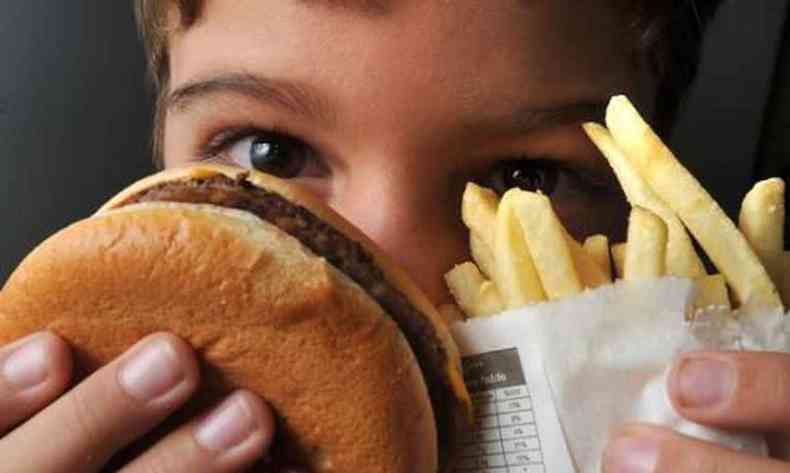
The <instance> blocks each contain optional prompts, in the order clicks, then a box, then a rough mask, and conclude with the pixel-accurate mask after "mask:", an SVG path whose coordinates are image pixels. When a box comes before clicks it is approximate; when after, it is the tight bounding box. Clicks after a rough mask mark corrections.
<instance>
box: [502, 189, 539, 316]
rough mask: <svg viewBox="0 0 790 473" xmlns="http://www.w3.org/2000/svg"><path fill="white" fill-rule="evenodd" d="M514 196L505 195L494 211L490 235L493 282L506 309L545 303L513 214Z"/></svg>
mask: <svg viewBox="0 0 790 473" xmlns="http://www.w3.org/2000/svg"><path fill="white" fill-rule="evenodd" d="M515 195H516V194H513V193H510V192H509V193H507V194H505V196H504V197H503V198H502V201H501V202H500V204H499V208H498V209H497V214H496V230H495V232H494V234H495V236H496V238H495V242H494V260H495V261H496V271H495V273H494V278H493V279H494V284H496V286H497V287H498V288H499V292H500V294H501V295H502V299H503V302H504V304H505V307H506V308H508V309H515V308H519V307H523V306H525V305H529V304H532V303H535V302H540V301H545V300H546V293H545V291H544V290H543V286H542V285H541V283H540V277H539V276H538V271H537V269H535V264H534V263H533V261H532V256H530V254H529V249H528V248H527V242H526V241H525V240H524V232H523V230H522V229H521V223H520V222H519V220H518V217H517V215H516V206H515V205H514V201H513V199H514V196H515Z"/></svg>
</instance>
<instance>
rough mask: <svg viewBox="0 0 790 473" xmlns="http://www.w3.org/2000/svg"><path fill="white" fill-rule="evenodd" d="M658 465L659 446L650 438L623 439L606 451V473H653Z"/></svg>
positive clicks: (616, 441)
mask: <svg viewBox="0 0 790 473" xmlns="http://www.w3.org/2000/svg"><path fill="white" fill-rule="evenodd" d="M656 465H658V444H657V443H656V442H655V441H654V440H652V439H649V438H632V437H623V438H620V439H617V440H615V441H614V442H613V443H612V444H611V445H610V446H609V447H608V448H607V449H606V453H605V458H604V471H605V472H606V473H653V472H654V471H655V470H656Z"/></svg>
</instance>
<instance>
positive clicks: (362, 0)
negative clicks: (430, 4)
mask: <svg viewBox="0 0 790 473" xmlns="http://www.w3.org/2000/svg"><path fill="white" fill-rule="evenodd" d="M299 2H300V3H303V4H305V5H320V6H325V7H329V8H339V9H343V10H350V11H352V12H354V13H360V14H362V15H363V16H382V15H386V14H388V13H389V12H390V10H391V9H392V3H391V1H390V0H299Z"/></svg>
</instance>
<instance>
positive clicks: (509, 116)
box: [161, 73, 606, 136]
mask: <svg viewBox="0 0 790 473" xmlns="http://www.w3.org/2000/svg"><path fill="white" fill-rule="evenodd" d="M223 95H241V96H244V97H248V98H250V99H252V100H254V101H256V102H259V103H262V104H266V105H268V106H271V107H275V108H280V109H283V110H285V111H287V112H289V113H291V114H293V115H296V116H298V117H301V118H303V119H306V120H310V121H313V122H318V123H321V124H322V125H324V126H326V127H327V128H330V127H332V126H333V125H334V124H335V123H336V121H337V117H336V114H335V109H334V108H333V107H332V105H331V103H330V101H329V100H328V98H327V97H325V96H324V95H322V94H321V93H320V92H319V91H318V90H316V89H315V88H314V87H312V86H310V85H309V84H306V83H302V82H295V81H289V80H281V79H275V78H269V77H263V76H259V75H254V74H247V73H222V74H218V75H215V76H210V77H207V78H205V79H198V80H195V81H191V82H188V83H186V84H184V85H182V86H180V87H178V88H176V89H175V90H173V91H172V92H170V93H169V94H167V95H166V96H165V98H164V101H163V103H162V104H161V105H162V107H164V109H165V110H166V111H167V113H168V114H182V113H185V112H187V111H188V109H189V108H191V107H194V106H196V105H200V104H201V103H205V102H211V101H212V100H219V99H221V98H222V96H223ZM605 109H606V100H605V99H604V98H601V99H600V100H579V101H572V102H567V103H561V104H557V105H552V106H547V107H538V108H536V107H534V106H529V105H524V106H518V105H516V104H514V107H513V108H512V109H509V110H504V111H502V110H500V111H498V112H497V111H491V110H487V109H483V110H476V111H471V110H470V111H469V112H468V115H466V114H461V115H459V116H457V117H456V119H457V120H456V125H455V126H454V129H456V131H457V132H459V133H462V134H467V133H474V134H480V135H485V136H519V135H526V134H529V133H530V132H534V131H536V130H541V129H549V128H552V127H558V126H562V125H569V124H574V123H579V122H582V121H602V120H603V117H604V111H605Z"/></svg>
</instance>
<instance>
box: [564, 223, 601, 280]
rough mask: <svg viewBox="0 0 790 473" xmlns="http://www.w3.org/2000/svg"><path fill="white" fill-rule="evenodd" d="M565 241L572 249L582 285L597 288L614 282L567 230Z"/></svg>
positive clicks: (572, 255)
mask: <svg viewBox="0 0 790 473" xmlns="http://www.w3.org/2000/svg"><path fill="white" fill-rule="evenodd" d="M565 243H567V245H568V249H569V250H570V251H571V257H572V258H573V264H574V266H575V267H576V274H578V275H579V280H580V281H581V283H582V286H584V287H586V288H589V289H595V288H596V287H598V286H603V285H604V284H609V283H611V282H612V278H611V277H610V276H609V275H607V274H606V273H605V272H604V270H603V269H601V267H600V266H599V265H598V263H597V262H596V261H595V260H594V259H593V258H592V257H591V256H590V255H589V254H588V253H587V251H586V250H585V249H584V247H582V245H581V244H579V242H578V241H576V240H574V239H573V237H572V236H570V235H569V234H568V233H567V232H566V233H565ZM607 258H608V256H607Z"/></svg>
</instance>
